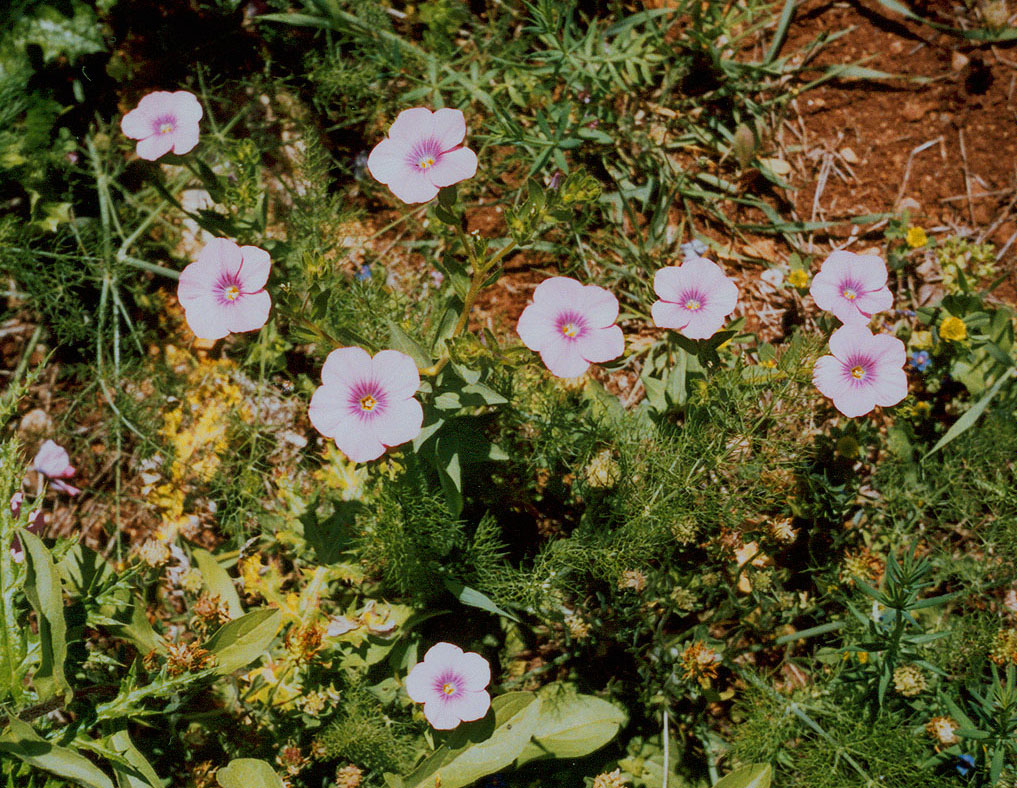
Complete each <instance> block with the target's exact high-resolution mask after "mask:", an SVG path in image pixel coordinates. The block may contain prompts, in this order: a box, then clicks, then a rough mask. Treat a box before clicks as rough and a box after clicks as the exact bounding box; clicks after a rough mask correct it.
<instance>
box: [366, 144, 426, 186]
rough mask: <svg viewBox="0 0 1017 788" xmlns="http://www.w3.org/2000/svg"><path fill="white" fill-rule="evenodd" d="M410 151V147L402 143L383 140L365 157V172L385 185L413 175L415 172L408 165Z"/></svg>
mask: <svg viewBox="0 0 1017 788" xmlns="http://www.w3.org/2000/svg"><path fill="white" fill-rule="evenodd" d="M410 150H411V149H410V146H408V145H406V144H404V143H402V142H398V141H396V140H390V139H388V138H385V139H383V140H382V141H381V142H379V143H378V144H377V145H375V146H374V148H373V149H372V150H371V154H370V155H369V156H368V157H367V170H368V172H370V173H371V177H372V178H374V179H375V180H376V181H378V182H379V183H384V184H386V185H387V184H389V183H395V182H396V181H398V180H401V179H402V178H405V177H406V176H407V175H413V174H415V172H416V171H415V170H414V169H413V168H412V167H410V165H409V163H408V162H409V157H410Z"/></svg>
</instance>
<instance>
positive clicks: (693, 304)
mask: <svg viewBox="0 0 1017 788" xmlns="http://www.w3.org/2000/svg"><path fill="white" fill-rule="evenodd" d="M685 308H686V309H688V310H689V311H690V312H697V311H699V310H700V309H702V308H703V305H702V304H701V303H700V302H699V301H698V300H697V299H695V298H690V299H689V300H688V301H686V302H685Z"/></svg>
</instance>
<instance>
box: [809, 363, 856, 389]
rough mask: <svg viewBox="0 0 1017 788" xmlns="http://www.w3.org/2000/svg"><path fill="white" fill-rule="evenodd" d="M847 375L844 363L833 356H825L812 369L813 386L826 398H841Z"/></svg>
mask: <svg viewBox="0 0 1017 788" xmlns="http://www.w3.org/2000/svg"><path fill="white" fill-rule="evenodd" d="M847 374H848V373H847V371H846V370H845V369H844V362H842V361H838V360H837V359H836V358H834V357H833V356H823V357H822V358H819V359H817V360H816V363H815V366H813V367H812V384H813V385H814V386H815V387H816V388H817V389H819V393H820V394H822V395H823V396H824V397H829V398H830V399H834V398H835V397H838V396H840V392H841V390H842V389H843V388H844V378H845V376H846V375H847Z"/></svg>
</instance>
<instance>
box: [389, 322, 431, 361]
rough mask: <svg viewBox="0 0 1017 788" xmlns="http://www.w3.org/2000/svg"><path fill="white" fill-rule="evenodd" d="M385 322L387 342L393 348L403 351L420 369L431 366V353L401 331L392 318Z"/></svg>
mask: <svg viewBox="0 0 1017 788" xmlns="http://www.w3.org/2000/svg"><path fill="white" fill-rule="evenodd" d="M386 323H387V325H388V332H389V344H390V345H391V347H392V349H393V350H398V351H400V352H401V353H405V354H406V355H407V356H409V357H410V358H412V359H413V361H414V363H415V364H416V365H417V366H418V367H420V368H421V369H423V368H424V367H429V366H431V364H432V363H433V362H432V360H431V354H430V353H428V352H427V350H426V349H425V348H424V347H423V346H422V345H420V343H419V342H417V341H416V340H415V339H413V337H411V336H410V335H409V334H407V333H406V332H405V331H403V330H402V328H400V327H399V324H398V323H396V322H395V321H394V320H388V321H386Z"/></svg>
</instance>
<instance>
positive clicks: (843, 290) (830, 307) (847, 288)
mask: <svg viewBox="0 0 1017 788" xmlns="http://www.w3.org/2000/svg"><path fill="white" fill-rule="evenodd" d="M809 292H810V293H812V298H813V300H814V301H815V302H816V306H818V307H819V308H820V309H825V310H826V311H828V312H833V314H834V316H835V317H836V318H837V319H838V320H840V322H841V323H844V324H845V325H848V324H851V325H864V324H866V323H868V322H869V320H870V319H871V318H872V316H873V315H874V314H876V313H877V312H884V311H886V310H887V309H890V308H891V307H892V306H893V294H892V293H891V292H890V288H888V287H887V286H886V264H885V263H884V262H883V261H882V259H881V258H879V257H878V256H877V255H873V254H855V253H854V252H846V251H844V250H843V249H842V250H839V251H836V252H834V253H833V254H831V255H830V256H829V257H827V258H826V260H825V261H824V262H823V267H822V268H821V269H820V270H819V273H818V274H816V275H815V277H813V279H812V286H811V287H810V288H809Z"/></svg>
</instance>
